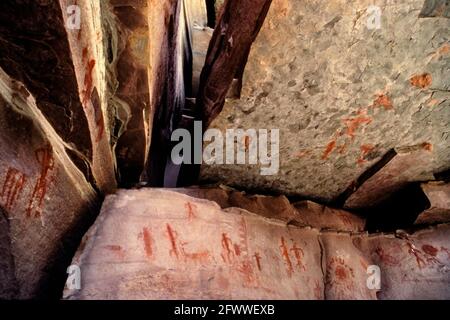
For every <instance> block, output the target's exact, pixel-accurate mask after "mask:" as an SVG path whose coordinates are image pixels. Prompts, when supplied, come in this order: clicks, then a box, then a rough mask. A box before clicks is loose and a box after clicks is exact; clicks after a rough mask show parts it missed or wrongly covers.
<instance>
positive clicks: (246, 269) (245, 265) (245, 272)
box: [237, 260, 257, 286]
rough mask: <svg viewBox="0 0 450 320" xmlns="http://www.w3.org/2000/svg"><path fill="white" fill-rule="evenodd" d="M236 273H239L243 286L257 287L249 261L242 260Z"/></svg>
mask: <svg viewBox="0 0 450 320" xmlns="http://www.w3.org/2000/svg"><path fill="white" fill-rule="evenodd" d="M237 271H239V272H240V273H241V275H242V277H243V280H244V284H245V285H247V286H251V285H257V281H256V280H257V279H256V276H255V273H254V272H253V267H252V264H251V262H250V261H248V260H244V261H243V262H242V263H241V264H240V265H238V266H237Z"/></svg>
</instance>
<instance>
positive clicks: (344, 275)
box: [334, 265, 348, 281]
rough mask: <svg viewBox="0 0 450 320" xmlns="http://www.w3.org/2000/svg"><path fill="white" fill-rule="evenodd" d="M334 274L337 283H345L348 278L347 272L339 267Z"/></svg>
mask: <svg viewBox="0 0 450 320" xmlns="http://www.w3.org/2000/svg"><path fill="white" fill-rule="evenodd" d="M334 273H335V275H336V278H337V279H338V280H339V281H345V280H347V278H348V274H347V270H346V269H345V268H344V267H343V266H341V265H338V266H336V269H335V270H334Z"/></svg>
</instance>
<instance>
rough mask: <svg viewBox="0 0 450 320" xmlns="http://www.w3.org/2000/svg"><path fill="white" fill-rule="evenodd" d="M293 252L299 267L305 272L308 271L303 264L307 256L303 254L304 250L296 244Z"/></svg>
mask: <svg viewBox="0 0 450 320" xmlns="http://www.w3.org/2000/svg"><path fill="white" fill-rule="evenodd" d="M291 251H292V252H293V253H294V257H295V259H296V260H297V267H298V268H299V269H301V270H303V271H306V267H305V265H304V264H303V261H302V260H303V257H304V255H305V253H304V252H303V250H302V249H301V248H299V247H297V244H296V243H295V242H294V244H293V246H292V248H291Z"/></svg>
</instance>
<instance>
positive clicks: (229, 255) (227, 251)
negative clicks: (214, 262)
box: [221, 233, 234, 263]
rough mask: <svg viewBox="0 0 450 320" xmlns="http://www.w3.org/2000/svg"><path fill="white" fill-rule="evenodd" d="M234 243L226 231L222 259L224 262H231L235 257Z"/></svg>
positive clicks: (223, 239)
mask: <svg viewBox="0 0 450 320" xmlns="http://www.w3.org/2000/svg"><path fill="white" fill-rule="evenodd" d="M232 245H233V243H232V241H231V239H230V238H229V237H228V235H227V234H226V233H222V249H223V250H222V254H221V256H222V259H223V261H224V262H228V263H231V262H232V261H233V258H234V254H233V252H232V251H231V247H232Z"/></svg>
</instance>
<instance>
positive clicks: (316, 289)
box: [314, 280, 322, 300]
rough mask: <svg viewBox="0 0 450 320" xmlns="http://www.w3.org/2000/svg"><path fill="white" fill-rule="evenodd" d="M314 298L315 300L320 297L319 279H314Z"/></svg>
mask: <svg viewBox="0 0 450 320" xmlns="http://www.w3.org/2000/svg"><path fill="white" fill-rule="evenodd" d="M314 298H316V300H320V299H322V286H321V285H320V281H319V280H316V281H315V287H314Z"/></svg>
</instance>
